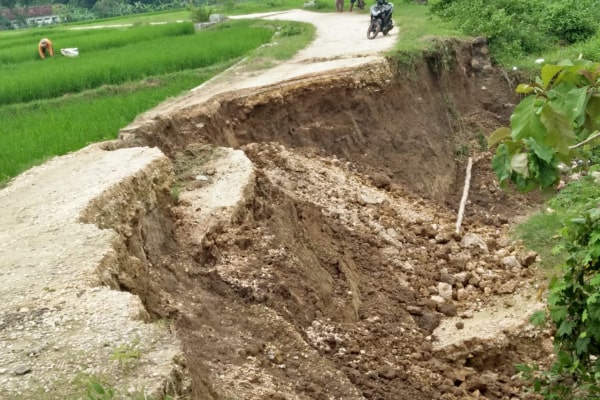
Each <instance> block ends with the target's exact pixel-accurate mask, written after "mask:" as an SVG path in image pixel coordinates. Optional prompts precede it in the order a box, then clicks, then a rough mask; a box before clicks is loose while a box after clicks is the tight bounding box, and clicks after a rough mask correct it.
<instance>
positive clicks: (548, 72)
mask: <svg viewBox="0 0 600 400" xmlns="http://www.w3.org/2000/svg"><path fill="white" fill-rule="evenodd" d="M564 68H565V67H563V66H560V65H552V64H546V65H544V66H543V67H542V71H541V77H542V87H543V88H544V89H548V87H549V86H550V85H551V84H552V83H553V81H554V80H555V79H556V77H557V75H558V74H559V73H560V72H561V71H562V70H563V69H564Z"/></svg>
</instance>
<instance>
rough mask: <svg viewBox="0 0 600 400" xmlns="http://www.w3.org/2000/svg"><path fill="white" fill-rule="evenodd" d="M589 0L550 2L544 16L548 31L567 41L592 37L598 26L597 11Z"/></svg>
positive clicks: (573, 41)
mask: <svg viewBox="0 0 600 400" xmlns="http://www.w3.org/2000/svg"><path fill="white" fill-rule="evenodd" d="M592 3H594V2H593V1H591V0H577V1H575V0H566V1H559V2H557V3H554V4H552V5H551V6H550V7H549V8H548V11H547V14H546V15H545V16H544V18H543V20H544V25H545V26H548V27H549V31H550V32H551V33H552V34H553V35H555V36H556V37H558V38H559V39H561V40H564V41H566V42H567V43H576V42H579V41H583V40H586V39H589V38H590V37H592V36H593V35H594V34H595V33H596V31H597V28H598V23H597V22H596V21H597V18H598V12H597V11H596V10H595V9H596V8H597V7H595V6H594V5H593V4H592Z"/></svg>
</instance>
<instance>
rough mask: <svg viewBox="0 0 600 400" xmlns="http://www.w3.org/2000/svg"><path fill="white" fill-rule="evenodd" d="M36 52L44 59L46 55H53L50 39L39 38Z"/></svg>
mask: <svg viewBox="0 0 600 400" xmlns="http://www.w3.org/2000/svg"><path fill="white" fill-rule="evenodd" d="M38 53H39V54H40V57H41V58H42V60H45V59H46V56H47V55H49V56H50V57H52V56H54V48H53V47H52V42H51V41H50V39H48V38H43V39H42V40H40V43H39V44H38Z"/></svg>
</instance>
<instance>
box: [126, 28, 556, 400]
mask: <svg viewBox="0 0 600 400" xmlns="http://www.w3.org/2000/svg"><path fill="white" fill-rule="evenodd" d="M513 85H514V82H513V80H512V79H511V78H510V77H509V76H507V75H506V74H505V73H503V72H501V71H498V70H495V69H494V68H492V67H491V65H490V64H489V60H488V59H487V49H486V47H485V43H483V42H482V41H477V40H476V41H469V42H445V43H443V44H440V46H439V48H438V50H436V51H432V52H431V53H428V54H424V56H423V60H422V62H420V63H417V64H415V65H410V66H403V65H400V64H399V63H397V62H395V61H393V60H388V62H387V63H381V64H374V65H373V66H371V67H368V68H364V69H362V70H360V71H356V70H349V69H343V70H335V71H331V72H329V73H327V74H320V75H319V76H311V77H305V78H302V79H297V80H294V81H290V82H288V83H287V84H278V85H273V86H267V87H263V88H260V89H247V90H243V91H238V92H235V93H225V94H221V95H218V96H216V97H215V98H214V100H213V101H211V102H210V103H207V104H199V105H196V106H194V107H190V108H188V109H185V110H182V111H181V112H180V113H179V114H177V115H175V116H169V118H163V119H161V118H157V119H156V121H154V124H153V125H152V128H151V129H149V128H148V127H145V128H144V129H140V130H139V131H137V132H135V144H139V143H143V144H149V145H153V146H154V145H155V146H158V147H159V148H160V149H162V150H163V151H164V152H165V153H166V154H167V155H168V156H170V157H171V158H172V159H173V160H174V163H175V166H176V167H177V172H178V179H179V185H180V187H181V188H182V190H183V192H185V191H186V189H188V188H191V187H194V185H197V184H198V182H197V180H195V178H194V177H195V176H197V175H198V174H204V175H206V176H210V175H211V174H214V168H215V167H214V166H212V165H211V160H213V159H214V158H215V154H217V153H218V151H219V150H218V148H217V147H216V146H224V147H233V148H236V149H241V150H243V151H244V152H245V153H246V155H247V157H249V158H250V160H251V161H252V163H253V165H254V168H255V175H256V180H255V183H254V185H253V187H252V193H251V194H249V195H248V197H247V201H246V203H245V207H244V209H243V210H241V211H240V212H239V213H238V215H236V217H235V218H234V220H233V221H227V222H225V223H222V224H220V225H219V226H218V227H217V228H216V229H214V230H213V231H211V232H209V233H208V235H207V237H206V239H205V240H204V241H203V242H202V243H201V244H200V245H198V244H194V243H192V242H193V238H191V237H190V233H191V232H193V231H194V229H196V228H197V227H195V226H193V225H191V224H190V219H188V217H189V216H190V215H192V214H193V213H194V212H195V211H198V210H195V211H194V210H190V207H189V203H186V202H185V201H183V200H182V201H180V203H179V204H178V205H177V206H175V207H174V208H173V215H174V218H175V228H174V229H175V237H176V239H177V241H178V244H179V249H180V250H179V251H178V252H176V253H174V254H171V255H169V256H168V257H167V261H165V266H166V267H167V268H165V270H164V271H163V272H161V273H160V275H159V276H158V277H156V278H157V281H156V282H154V284H153V285H154V290H150V292H149V294H147V295H146V298H145V302H146V304H148V305H150V306H151V310H150V311H151V312H152V313H154V314H155V315H157V316H169V317H172V318H175V320H176V321H177V322H176V327H177V333H178V336H179V338H180V339H181V341H182V342H183V344H184V351H185V354H186V360H187V367H188V368H189V371H190V373H191V377H192V382H193V384H192V389H191V393H190V395H191V397H192V398H194V399H246V400H249V399H415V400H417V399H423V400H430V399H469V398H487V399H515V398H516V399H524V398H528V397H527V396H528V395H526V394H524V392H523V390H522V383H521V382H520V381H519V380H518V379H516V378H515V377H514V375H515V374H516V372H515V369H514V364H515V363H517V362H522V361H531V360H535V359H541V358H542V357H543V356H544V354H545V353H544V351H543V350H542V349H543V348H542V345H541V343H542V339H543V338H544V335H542V334H540V333H538V332H536V331H533V330H530V329H526V328H524V326H525V325H524V324H521V325H520V326H519V328H518V329H516V330H514V331H510V330H507V331H505V332H504V333H505V334H506V340H499V339H498V338H497V337H496V338H492V339H490V338H484V339H481V340H479V339H477V334H476V332H473V335H472V336H473V337H472V338H471V339H469V340H468V341H466V342H463V343H461V344H459V345H457V346H454V347H452V348H451V349H449V348H440V347H439V346H436V342H439V341H440V339H443V338H440V337H439V335H440V334H439V333H438V332H437V331H435V329H436V327H438V326H439V325H440V322H441V321H442V320H445V319H447V318H451V317H455V316H462V317H463V318H465V320H468V319H469V318H472V317H473V315H474V313H476V312H477V311H479V310H485V309H486V306H487V305H490V304H496V305H498V304H500V305H504V306H502V307H503V308H504V309H506V308H509V309H510V307H512V306H513V305H514V301H515V300H514V298H515V297H514V296H517V295H519V296H521V295H522V296H523V297H522V298H523V299H525V300H523V301H529V300H535V299H533V298H532V293H534V292H535V270H534V269H533V268H534V267H533V266H530V265H531V263H532V260H533V258H535V257H533V258H532V255H531V254H527V253H526V251H525V250H524V249H522V248H521V247H519V246H518V244H515V243H512V242H511V241H510V240H509V239H508V237H507V233H508V231H509V229H510V226H511V223H512V222H513V221H514V218H515V217H518V216H520V215H523V214H524V213H526V212H528V211H529V210H530V209H531V207H535V206H536V204H538V199H535V198H531V197H524V196H519V195H517V194H514V193H505V192H502V191H501V190H499V188H498V186H497V184H496V181H495V177H494V174H493V171H492V170H491V154H490V153H489V152H488V151H487V149H485V137H486V136H487V135H488V134H489V133H490V132H491V131H493V130H494V129H495V128H496V127H498V126H501V125H504V124H507V121H508V117H509V116H510V113H511V111H512V108H513V106H514V104H515V103H516V102H517V98H516V97H515V94H514V86H513ZM469 156H471V157H473V159H474V165H473V177H472V181H471V190H470V196H469V202H468V204H467V208H466V215H465V219H464V221H463V224H462V228H461V231H460V233H455V232H454V224H455V221H456V212H457V208H458V204H459V202H460V197H461V195H462V191H463V183H464V169H465V166H466V161H467V157H469ZM183 198H184V197H183V195H182V199H183ZM467 234H475V235H477V237H479V238H480V239H482V241H483V243H484V246H485V249H483V248H482V247H477V246H475V247H469V245H467V244H465V243H464V241H463V239H464V238H465V236H467ZM510 254H512V255H514V256H515V257H516V259H517V260H519V261H520V263H521V267H518V268H510V267H508V266H507V265H506V264H505V263H504V261H503V258H504V257H505V256H507V255H510ZM441 284H442V286H440V285H441ZM443 284H448V285H449V286H450V287H451V288H452V298H445V299H442V301H440V299H439V296H441V295H442V293H441V292H442V289H441V288H442V287H444V285H443ZM152 293H155V296H154V295H152ZM153 296H154V297H153ZM500 296H504V297H500ZM507 296H508V297H507ZM511 302H512V303H511ZM515 318H516V319H517V320H519V319H520V320H524V319H525V318H523V315H516V316H515ZM467 336H468V335H467Z"/></svg>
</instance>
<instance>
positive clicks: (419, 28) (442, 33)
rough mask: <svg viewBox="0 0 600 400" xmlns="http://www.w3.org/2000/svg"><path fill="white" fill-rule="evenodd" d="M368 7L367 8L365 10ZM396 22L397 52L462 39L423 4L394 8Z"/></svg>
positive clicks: (419, 51)
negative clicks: (450, 39) (445, 40)
mask: <svg viewBox="0 0 600 400" xmlns="http://www.w3.org/2000/svg"><path fill="white" fill-rule="evenodd" d="M367 8H368V7H365V10H366V9H367ZM394 21H395V23H396V24H395V25H396V28H394V29H399V32H400V33H399V35H398V43H397V44H396V47H395V49H394V51H395V52H408V53H414V52H417V53H418V54H419V55H420V54H421V51H422V50H423V49H425V48H428V47H429V46H430V45H431V43H432V41H436V40H439V39H443V38H448V37H461V36H462V35H460V32H458V30H457V29H456V28H455V27H454V26H453V24H451V23H449V22H444V21H441V20H440V19H439V18H437V17H432V16H430V15H429V9H428V8H427V7H426V6H424V5H421V4H413V3H410V4H406V3H401V4H398V5H396V6H395V8H394Z"/></svg>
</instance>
